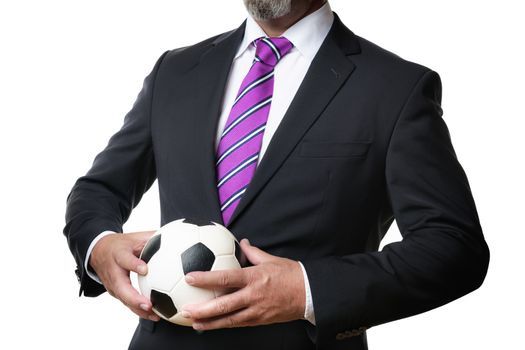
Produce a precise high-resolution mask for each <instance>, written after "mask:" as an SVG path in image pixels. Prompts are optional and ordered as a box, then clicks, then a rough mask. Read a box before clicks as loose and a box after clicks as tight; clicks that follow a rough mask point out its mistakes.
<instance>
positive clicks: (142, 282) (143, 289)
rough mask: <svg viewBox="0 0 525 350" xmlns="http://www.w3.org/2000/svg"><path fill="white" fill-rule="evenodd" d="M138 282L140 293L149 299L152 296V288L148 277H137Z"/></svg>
mask: <svg viewBox="0 0 525 350" xmlns="http://www.w3.org/2000/svg"><path fill="white" fill-rule="evenodd" d="M137 282H138V283H139V289H140V293H141V294H142V295H144V296H145V297H146V298H148V299H149V298H150V295H151V287H150V286H149V283H148V277H147V276H142V275H137Z"/></svg>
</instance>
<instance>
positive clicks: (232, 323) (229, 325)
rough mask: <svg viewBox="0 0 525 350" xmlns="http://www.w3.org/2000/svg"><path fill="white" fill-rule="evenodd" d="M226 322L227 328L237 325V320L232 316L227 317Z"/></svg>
mask: <svg viewBox="0 0 525 350" xmlns="http://www.w3.org/2000/svg"><path fill="white" fill-rule="evenodd" d="M226 322H227V323H228V327H229V328H233V327H235V326H236V325H237V321H236V320H235V319H234V318H233V317H228V318H227V319H226Z"/></svg>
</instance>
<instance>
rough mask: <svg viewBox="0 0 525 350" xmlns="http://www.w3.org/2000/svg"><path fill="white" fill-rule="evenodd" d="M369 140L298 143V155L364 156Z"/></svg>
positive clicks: (316, 156)
mask: <svg viewBox="0 0 525 350" xmlns="http://www.w3.org/2000/svg"><path fill="white" fill-rule="evenodd" d="M370 144H371V142H368V141H359V142H311V141H304V142H303V143H302V144H301V145H300V149H299V157H305V158H364V157H366V154H367V153H368V149H369V148H370Z"/></svg>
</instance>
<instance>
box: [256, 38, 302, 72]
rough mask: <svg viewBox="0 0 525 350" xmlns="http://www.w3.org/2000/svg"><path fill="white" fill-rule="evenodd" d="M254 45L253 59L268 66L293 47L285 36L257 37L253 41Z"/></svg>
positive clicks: (276, 61) (272, 64) (273, 64)
mask: <svg viewBox="0 0 525 350" xmlns="http://www.w3.org/2000/svg"><path fill="white" fill-rule="evenodd" d="M253 45H254V46H255V60H256V61H258V62H262V63H264V64H266V65H268V66H272V67H275V65H276V64H277V63H278V62H279V61H280V60H281V58H283V57H284V56H285V55H286V54H287V53H288V52H290V50H291V49H292V47H293V44H292V43H291V42H290V41H289V40H288V39H286V38H283V37H280V38H259V39H257V40H255V41H254V42H253Z"/></svg>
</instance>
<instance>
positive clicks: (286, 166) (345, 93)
mask: <svg viewBox="0 0 525 350" xmlns="http://www.w3.org/2000/svg"><path fill="white" fill-rule="evenodd" d="M243 30H244V27H243V26H241V27H240V28H238V29H237V30H235V31H233V32H230V33H226V34H223V35H220V36H218V37H215V38H211V39H209V40H206V41H204V42H202V43H199V44H197V45H194V46H191V47H187V48H183V49H179V50H174V51H169V52H167V53H166V54H164V55H163V56H162V57H161V58H160V59H159V61H158V62H157V65H156V66H155V68H154V70H153V72H152V73H151V74H150V76H148V78H147V79H146V82H145V85H144V89H143V91H142V92H141V94H140V95H139V97H138V100H137V102H136V104H135V106H134V108H133V110H132V111H131V112H130V113H129V114H128V116H127V117H126V121H125V124H124V127H123V128H122V129H121V131H120V132H119V133H117V134H116V135H115V136H114V137H113V138H112V140H111V141H110V144H109V146H108V148H107V149H106V150H105V151H104V152H103V153H101V154H100V155H99V156H98V157H97V159H96V161H95V163H94V165H93V168H92V169H91V170H90V172H89V173H88V174H87V175H86V177H84V184H80V185H78V186H79V187H80V186H86V187H87V186H91V185H88V184H87V183H88V182H102V183H111V184H114V186H116V188H112V189H111V190H112V192H113V193H117V194H118V196H120V197H121V198H123V199H124V200H122V201H120V202H119V203H118V204H115V206H114V207H113V208H108V209H111V210H113V211H120V212H122V213H123V214H122V220H124V221H125V220H126V219H127V215H129V212H130V211H131V209H132V207H134V206H135V205H136V204H137V203H138V201H139V200H140V197H141V195H142V193H143V192H144V191H146V190H147V188H148V187H149V186H150V185H151V184H152V182H153V181H154V180H155V179H158V186H159V194H160V202H161V225H162V224H165V223H167V222H170V221H172V220H175V219H179V218H182V217H195V218H206V219H210V220H212V221H216V222H219V223H221V222H222V217H221V212H220V208H219V201H218V197H217V189H216V174H215V144H214V140H215V135H216V128H217V124H218V117H219V112H220V107H221V101H222V97H223V91H224V87H225V85H226V81H227V78H228V73H229V70H230V66H231V63H232V59H233V57H234V54H235V52H236V49H237V47H238V45H239V42H240V40H241V39H242V36H243ZM440 93H441V91H440V84H439V78H438V77H437V75H436V74H435V73H433V72H431V71H429V70H428V69H427V68H425V67H422V66H419V65H416V64H414V63H410V62H407V61H404V60H402V59H401V58H399V57H397V56H395V55H393V54H391V53H389V52H387V51H385V50H383V49H381V48H379V47H377V46H376V45H374V44H372V43H370V42H368V41H366V40H364V39H362V38H359V37H357V36H356V35H354V34H353V33H352V32H351V31H349V30H348V29H347V28H346V27H345V26H344V25H343V24H342V23H341V21H340V20H339V19H338V18H337V16H336V18H335V21H334V24H333V26H332V28H331V30H330V32H329V34H328V36H327V38H326V39H325V41H324V42H323V44H322V46H321V48H320V49H319V52H318V53H317V55H316V57H315V58H314V60H313V62H312V64H311V66H310V69H309V70H308V72H307V75H306V77H305V79H304V81H303V82H302V84H301V86H300V88H299V90H298V92H297V94H296V96H295V98H294V100H293V101H292V103H291V105H290V107H289V108H288V111H287V112H286V114H285V115H284V117H283V120H282V121H281V123H280V125H279V127H278V128H277V130H276V132H275V134H274V135H273V138H272V140H271V142H270V144H269V146H268V148H267V150H266V154H265V156H264V158H263V159H262V161H261V163H260V164H259V166H258V168H257V171H256V173H255V176H254V178H253V179H252V181H251V183H250V185H249V187H248V189H247V191H246V193H245V194H244V196H243V197H242V199H241V202H240V204H239V205H238V207H237V208H236V211H235V213H234V215H233V217H232V220H231V222H230V225H229V229H230V230H231V231H232V232H233V233H234V234H235V235H236V236H237V237H238V238H248V239H249V240H250V242H252V244H253V245H256V246H258V247H260V248H261V249H263V250H265V251H267V252H269V253H271V254H274V255H278V256H283V257H287V258H290V259H295V260H300V261H301V262H303V263H304V264H305V267H306V270H307V273H308V277H309V278H310V279H311V283H312V292H313V297H314V304H315V308H316V319H317V322H318V327H317V329H315V328H314V327H313V326H311V325H310V324H309V323H308V322H306V321H302V320H299V321H295V322H290V323H286V324H277V325H271V326H261V327H252V328H245V329H234V330H219V331H211V332H205V333H204V334H197V333H195V332H194V331H193V330H191V329H186V328H184V329H183V328H181V327H177V326H172V325H168V324H166V323H164V322H161V323H159V324H154V323H153V322H150V321H146V320H141V323H140V326H139V327H138V329H137V332H136V334H135V337H134V340H133V341H132V345H131V347H132V348H136V349H141V348H143V347H144V348H145V347H146V346H147V344H150V346H151V344H157V346H169V345H170V344H173V345H175V344H176V343H178V344H180V346H181V348H184V346H196V347H192V348H202V349H208V348H209V349H215V348H217V346H219V347H220V346H223V347H226V346H232V348H238V346H246V345H247V344H252V345H251V347H252V348H254V349H255V348H257V346H261V348H276V349H278V348H283V349H308V348H313V347H314V342H317V344H318V345H319V346H320V347H322V346H325V347H326V348H328V349H338V348H341V349H343V348H344V349H364V348H366V338H365V333H364V329H366V327H370V326H373V325H375V324H379V323H382V322H387V321H390V320H393V319H397V318H400V317H405V316H408V315H411V314H414V313H417V312H421V311H425V310H427V309H430V308H432V307H435V306H437V305H439V304H442V303H444V302H446V301H448V300H449V299H450V298H453V297H455V296H456V294H458V293H461V292H459V291H458V292H457V293H456V290H455V289H453V290H450V291H446V292H443V294H444V296H443V297H442V298H438V297H436V296H435V295H433V294H432V295H430V293H431V292H430V291H429V290H430V289H431V288H430V286H429V285H430V284H432V283H429V285H425V286H424V289H422V290H419V289H414V290H412V291H411V292H407V293H406V296H405V294H404V293H405V291H403V290H401V289H402V288H401V287H400V284H402V283H405V282H406V283H409V282H410V279H411V278H413V277H414V276H416V275H417V273H416V272H413V271H410V272H408V271H406V275H407V276H408V277H407V278H406V280H403V281H397V280H396V281H394V280H392V281H390V278H391V276H390V275H389V271H388V270H389V268H391V269H393V270H395V269H398V268H401V263H399V264H398V265H395V264H393V266H394V267H392V266H390V265H389V264H390V261H389V258H388V257H386V258H384V257H382V256H375V255H373V254H374V253H372V252H375V251H377V249H378V246H379V243H380V241H381V239H382V237H383V235H384V234H385V233H386V231H387V229H388V228H389V226H390V224H391V223H392V221H393V219H394V214H397V215H396V217H398V223H399V224H400V226H401V227H402V228H405V229H406V231H407V232H409V231H411V230H414V231H416V230H419V231H421V232H423V229H425V230H426V229H427V228H429V227H432V225H426V223H423V224H422V223H421V222H423V221H425V218H421V217H422V216H425V215H427V214H423V215H422V216H421V215H420V216H419V218H416V213H417V210H419V209H417V210H416V209H414V208H413V205H414V203H417V205H421V208H423V209H421V211H423V210H424V207H425V205H426V204H428V206H430V207H432V206H436V207H438V208H439V210H438V211H440V213H439V214H436V217H444V218H446V220H444V221H445V223H444V224H443V226H447V225H456V226H457V227H461V229H462V230H463V231H465V232H470V230H472V232H474V233H472V235H473V236H475V237H477V238H479V237H478V235H479V234H480V233H479V234H478V233H477V232H478V231H480V229H479V227H478V222H477V216H476V214H475V208H474V205H473V202H472V199H471V197H470V192H469V190H468V184H466V180H465V181H464V175H463V173H462V171H461V168H460V167H459V165H458V164H457V163H456V161H455V156H454V155H453V150H452V147H451V145H450V143H449V140H448V133H447V131H446V127H445V126H444V124H443V123H442V121H441V120H440V113H441V110H440V107H439V101H440V97H441V96H440ZM416 94H419V96H416V97H417V98H418V99H419V100H421V102H417V101H416V102H414V101H413V99H414V98H415V97H414V96H415V95H416ZM411 108H412V109H414V111H410V109H411ZM407 110H408V111H407ZM409 112H411V113H412V114H411V116H410V117H407V119H408V118H413V116H417V115H418V113H427V114H429V115H430V119H428V118H427V117H424V118H423V119H422V121H418V120H416V121H415V122H414V124H410V125H414V127H413V128H412V126H410V127H406V126H405V124H406V123H407V120H403V121H400V119H401V117H402V116H403V114H404V113H409ZM427 119H428V120H427ZM434 119H436V120H435V121H434ZM437 119H439V120H437ZM427 124H428V125H427ZM418 128H421V129H418ZM398 129H399V132H398V134H399V135H397V134H396V132H397V130H398ZM430 129H432V130H430ZM418 132H422V134H419V133H418ZM425 132H431V134H425ZM420 138H428V139H429V141H430V142H432V141H433V140H434V141H436V142H438V143H441V141H443V144H436V145H434V144H432V145H431V146H429V147H428V148H427V149H422V148H421V147H419V145H420V141H421V140H420ZM403 145H405V146H403ZM405 148H406V149H405ZM400 151H403V152H408V153H410V154H411V153H413V154H411V156H410V157H408V158H407V159H405V158H404V157H400V156H398V152H400ZM427 157H429V158H430V159H431V160H429V161H426V159H427ZM413 159H419V160H420V163H413V162H412V160H413ZM436 163H438V164H436ZM440 167H441V168H440ZM108 168H112V169H117V171H113V172H108V171H107V170H106V169H108ZM447 173H448V174H450V173H453V174H454V177H459V180H457V179H454V180H452V181H448V182H447V181H445V180H442V179H440V178H439V177H440V176H442V175H443V176H446V174H447ZM401 174H403V175H401ZM428 179H432V180H434V179H435V180H436V181H437V184H436V188H435V189H431V190H429V191H428V193H430V194H429V195H428V196H426V197H425V196H423V198H422V202H418V199H416V200H414V201H412V199H413V197H414V196H416V197H417V196H418V194H419V193H420V192H421V191H420V190H419V189H420V188H421V187H422V186H423V183H426V182H428ZM81 182H82V181H81ZM412 185H413V186H412ZM411 186H412V187H413V188H414V189H415V190H414V192H413V193H411V188H412V187H411ZM443 188H446V189H447V192H448V191H450V193H452V194H451V195H450V196H448V197H447V198H441V197H440V195H439V194H438V193H433V191H441V190H442V189H443ZM400 189H402V191H401V190H400ZM422 192H424V191H422ZM429 198H430V199H429ZM73 199H74V198H73ZM425 200H429V201H432V203H424V202H425ZM393 201H395V203H396V205H394V206H393V205H392V203H393ZM458 202H459V203H460V204H459V205H460V206H461V208H462V211H463V212H462V216H461V217H459V216H458V214H457V213H455V212H454V211H455V209H457V208H455V207H454V206H455V204H457V203H458ZM451 203H455V204H452V205H451ZM105 205H108V204H105ZM395 206H397V209H396V208H394V207H395ZM447 206H448V208H447ZM464 208H466V209H464ZM430 212H432V210H431V211H430ZM419 214H421V212H419ZM429 217H430V219H429V220H428V222H430V221H432V220H433V219H432V215H431V214H429V215H427V219H428V218H429ZM120 224H121V223H119V222H115V221H114V220H112V219H108V220H107V221H106V222H103V221H102V222H101V223H100V224H97V225H94V226H93V227H90V229H91V230H90V232H91V231H92V232H93V233H89V234H85V235H84V236H82V238H81V239H79V241H80V242H79V243H77V245H78V246H79V247H80V248H79V251H83V249H85V248H86V244H88V242H89V241H90V239H92V235H93V234H95V233H97V232H100V231H101V230H105V229H114V230H115V231H118V230H119V229H121V226H120ZM108 226H109V227H108ZM419 226H425V227H419ZM419 231H418V232H419ZM89 235H91V237H88V236H89ZM465 235H467V236H468V235H470V233H468V234H467V233H465ZM447 242H448V241H447ZM447 244H448V243H447ZM430 245H432V243H430ZM436 246H437V247H438V248H436V249H441V248H446V244H443V245H442V244H440V243H438V242H437V241H436ZM402 249H404V248H399V250H402ZM363 253H368V254H370V255H366V257H364V255H363V258H362V259H363V260H362V267H364V268H363V269H360V270H358V271H356V273H355V274H354V275H352V273H351V272H352V271H353V270H352V269H353V267H352V266H353V265H354V264H355V263H356V262H359V259H361V254H363ZM396 253H399V251H396ZM416 255H417V254H415V253H414V251H413V250H410V251H407V256H408V260H411V261H412V262H413V261H417V259H420V257H419V256H416ZM349 256H352V258H351V259H350V260H345V259H346V258H345V257H349ZM396 257H398V255H396ZM83 258H84V257H82V254H81V253H79V257H78V260H79V261H82V259H83ZM466 258H468V256H467V257H466ZM330 259H334V261H333V262H332V261H331V260H330ZM336 259H337V260H336ZM352 259H355V261H354V260H352ZM421 261H422V262H424V263H426V260H425V259H422V260H421ZM432 268H433V266H432ZM408 269H409V268H408V267H407V270H408ZM436 269H437V268H436ZM429 270H432V269H430V268H429ZM385 271H386V272H385ZM432 272H433V271H432ZM383 274H384V275H383ZM392 274H393V275H395V272H392ZM324 275H330V276H331V277H326V276H324ZM82 277H83V276H82ZM327 278H332V279H331V280H325V279H327ZM352 278H359V280H360V281H361V282H363V281H364V282H363V283H367V284H366V288H365V289H366V290H359V289H358V288H359V286H358V284H356V283H354V281H352ZM376 278H377V281H376V280H375V279H376ZM451 278H453V277H451ZM335 281H338V282H337V284H335V283H336V282H335ZM361 282H360V283H361ZM85 283H86V284H85V286H84V291H85V293H86V294H93V295H95V294H98V293H100V292H101V291H102V289H101V288H100V286H96V285H95V284H93V283H92V282H85ZM354 285H356V286H357V287H355V286H354ZM335 286H337V287H335ZM434 286H435V285H432V287H434ZM384 287H388V288H391V290H390V291H389V292H388V293H387V294H386V295H385V298H382V297H381V292H379V291H378V290H377V289H376V288H379V289H380V288H384ZM454 288H456V287H454ZM457 288H460V287H457ZM465 288H467V287H465ZM425 293H428V295H427V294H425ZM347 294H353V295H350V296H348V295H347ZM334 296H337V297H336V298H334ZM351 298H355V304H356V305H353V300H349V299H351ZM388 298H390V301H389V300H388ZM347 301H348V302H347ZM379 301H380V302H379ZM389 302H390V303H391V304H389ZM316 303H317V304H316ZM396 303H399V305H398V306H399V309H398V308H397V306H396V305H395V304H396ZM385 305H394V306H388V307H386V308H385ZM324 306H326V307H324ZM345 307H347V310H346V311H344V312H336V311H335V310H337V309H338V308H339V309H344V308H345ZM363 310H366V313H365V312H363ZM334 314H337V315H336V316H334ZM230 335H231V336H230ZM173 342H175V343H173ZM323 344H324V345H323ZM268 346H270V347H268ZM159 348H160V347H159Z"/></svg>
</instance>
